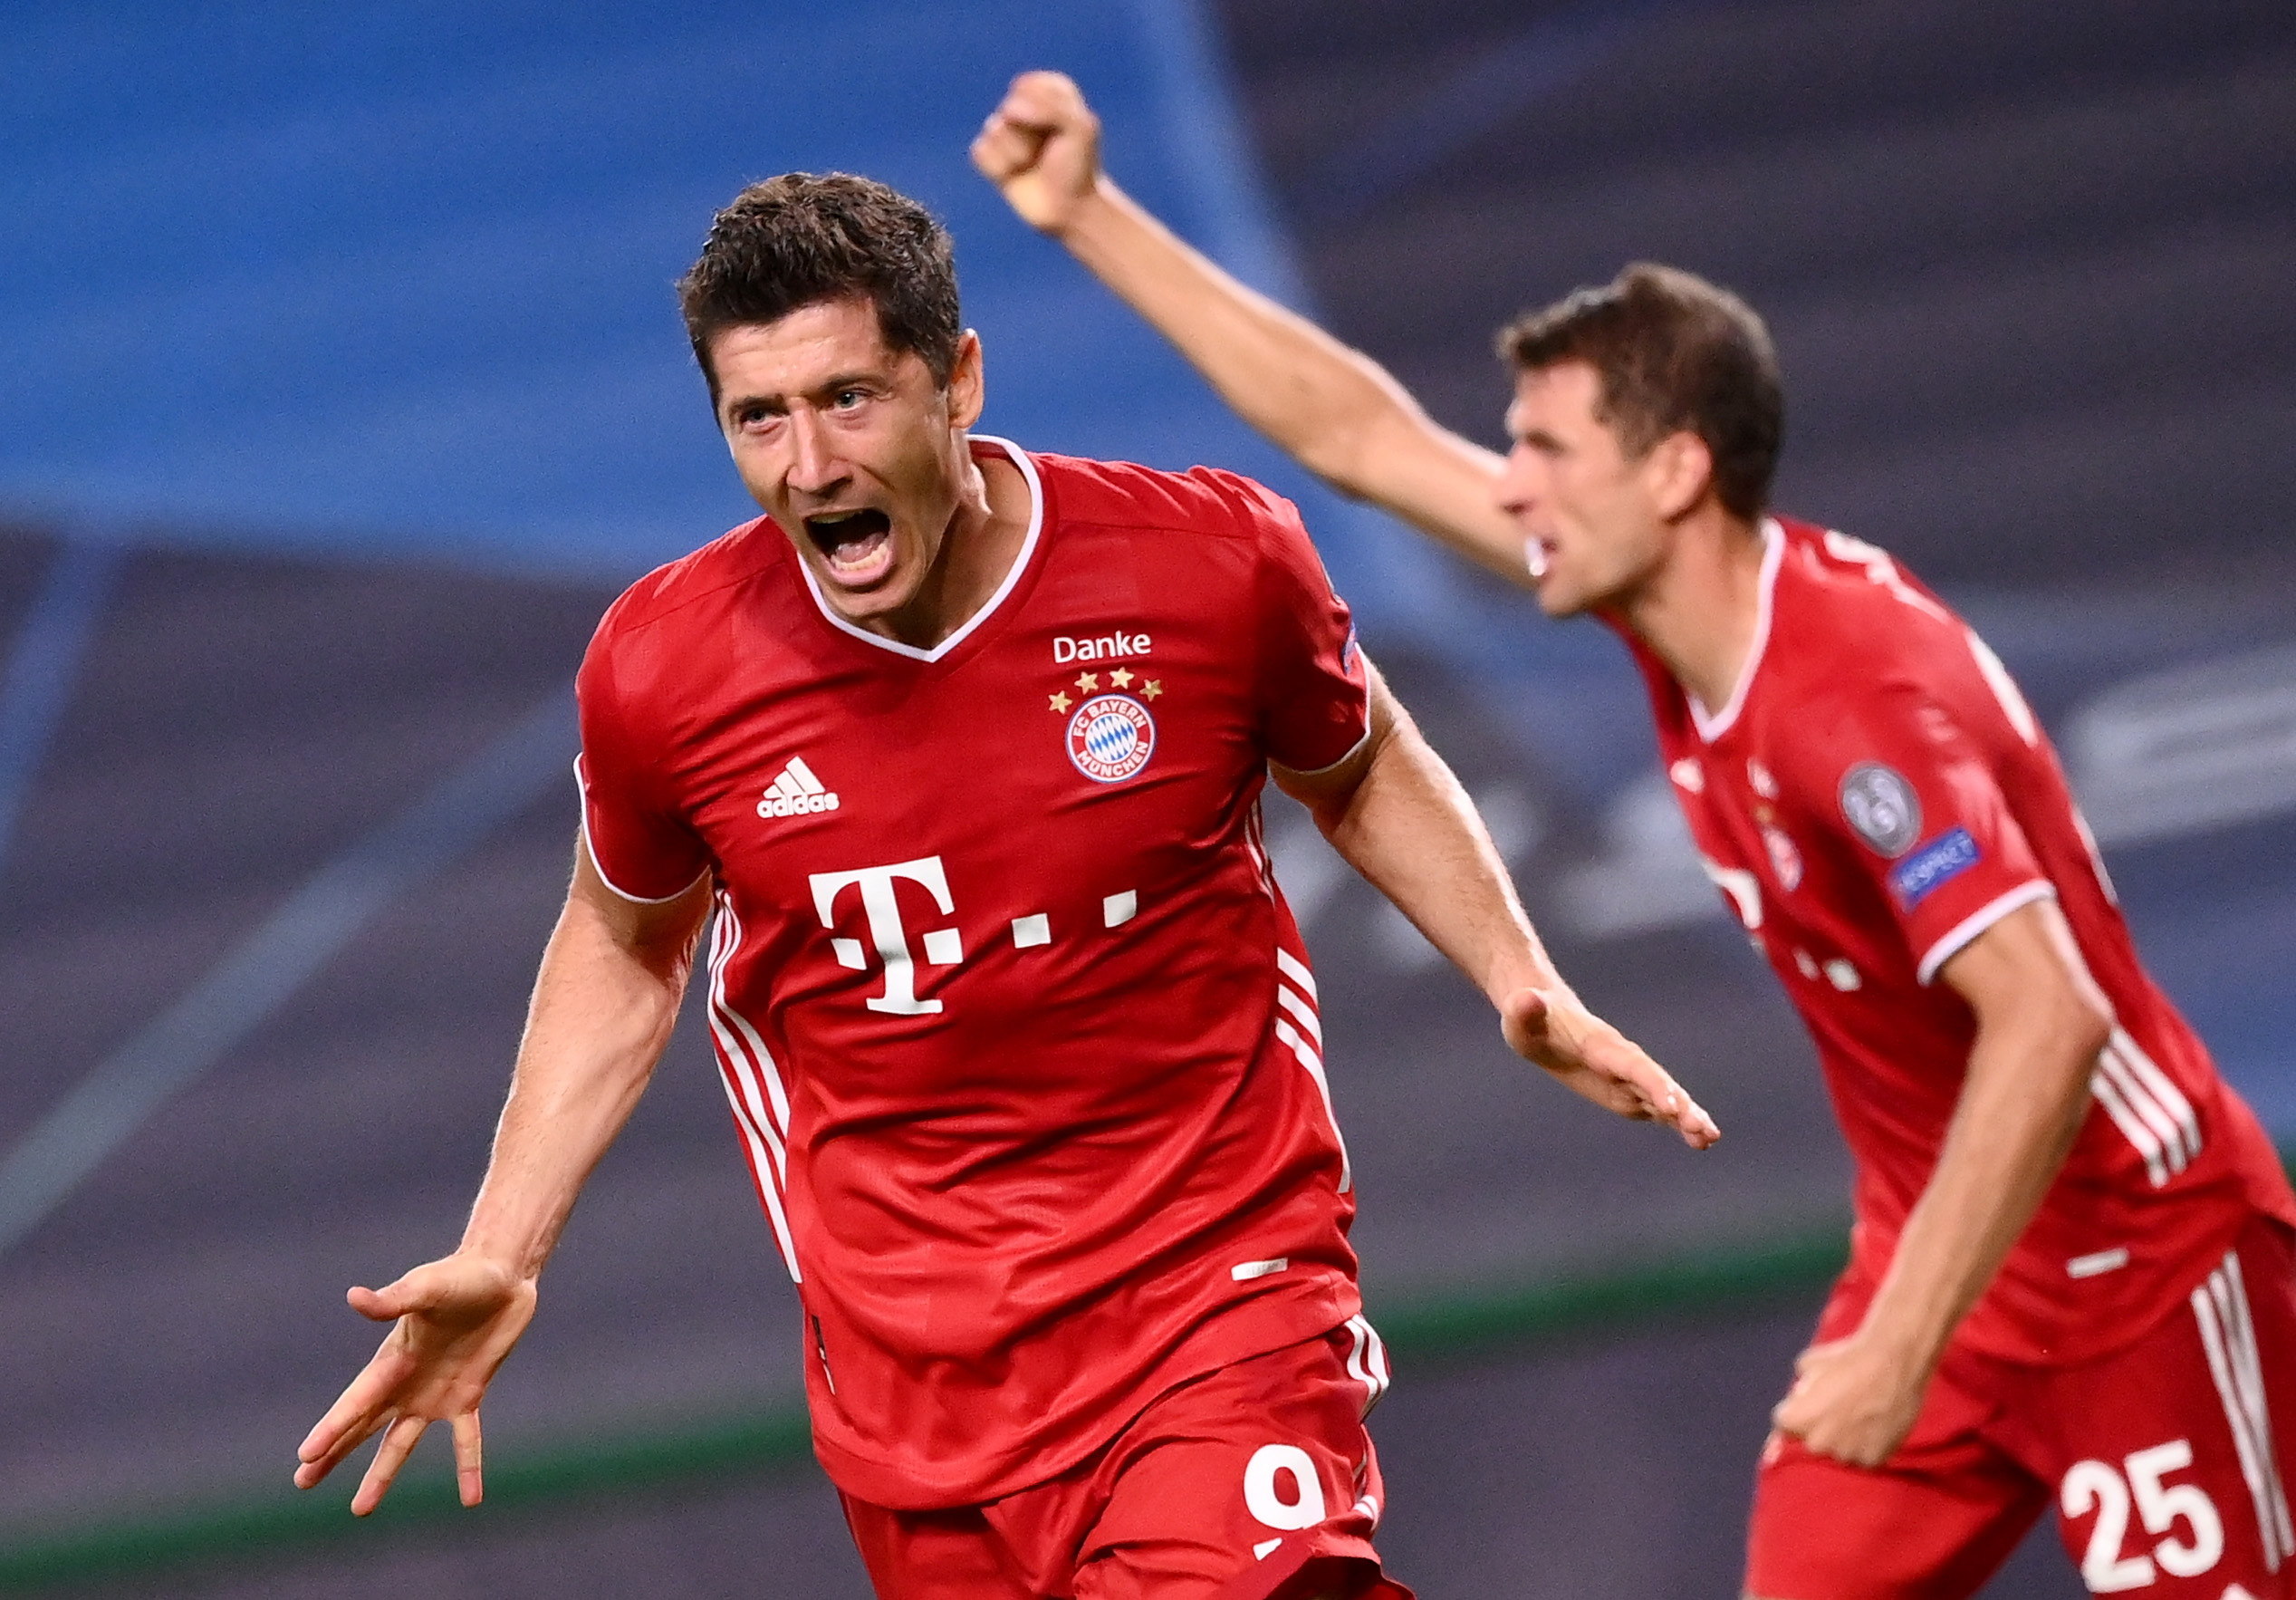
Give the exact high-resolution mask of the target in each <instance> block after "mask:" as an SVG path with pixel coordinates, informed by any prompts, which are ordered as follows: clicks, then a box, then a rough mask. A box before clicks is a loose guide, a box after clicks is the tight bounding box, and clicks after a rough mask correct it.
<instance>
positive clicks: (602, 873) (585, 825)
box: [574, 756, 709, 906]
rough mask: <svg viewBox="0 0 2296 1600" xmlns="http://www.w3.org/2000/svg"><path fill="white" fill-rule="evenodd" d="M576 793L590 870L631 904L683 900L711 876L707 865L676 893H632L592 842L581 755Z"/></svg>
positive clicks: (576, 763)
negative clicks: (610, 871) (616, 879)
mask: <svg viewBox="0 0 2296 1600" xmlns="http://www.w3.org/2000/svg"><path fill="white" fill-rule="evenodd" d="M574 793H575V795H577V796H578V797H579V798H580V799H581V807H582V826H581V835H582V853H583V854H584V855H586V856H588V857H590V870H591V872H596V873H597V874H598V881H599V882H600V883H603V884H604V885H606V887H607V888H609V889H610V890H612V891H613V892H615V893H616V894H619V895H620V896H621V897H622V898H623V899H624V900H626V901H629V903H630V904H632V905H639V906H666V905H668V903H669V902H670V901H673V900H683V899H684V898H685V897H686V896H687V895H689V894H691V893H693V892H694V883H698V882H701V881H702V880H703V879H704V878H706V877H708V876H709V869H708V868H707V867H704V868H703V869H702V870H701V871H700V872H696V873H695V874H694V882H693V883H688V884H687V885H686V887H685V888H683V889H680V890H678V891H677V892H676V893H674V894H665V895H662V896H660V897H659V898H658V899H652V898H648V896H646V895H643V894H632V893H631V892H629V890H627V889H625V888H623V887H622V886H621V885H620V884H619V883H617V882H614V880H613V879H612V878H610V877H609V876H608V875H607V872H606V863H603V862H601V861H600V860H599V859H598V846H597V845H595V844H592V843H591V842H590V780H589V778H588V777H586V776H584V775H583V773H582V758H581V757H579V756H577V757H574Z"/></svg>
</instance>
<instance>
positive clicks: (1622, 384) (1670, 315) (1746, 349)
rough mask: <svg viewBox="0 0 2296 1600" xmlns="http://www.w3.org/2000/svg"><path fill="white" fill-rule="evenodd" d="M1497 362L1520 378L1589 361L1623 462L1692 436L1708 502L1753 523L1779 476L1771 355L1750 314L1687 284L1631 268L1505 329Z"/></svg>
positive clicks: (1664, 273)
mask: <svg viewBox="0 0 2296 1600" xmlns="http://www.w3.org/2000/svg"><path fill="white" fill-rule="evenodd" d="M1499 353H1500V355H1501V356H1503V357H1504V358H1505V359H1506V360H1507V361H1511V362H1513V365H1514V368H1515V370H1516V371H1518V372H1526V371H1538V370H1540V369H1541V368H1543V367H1551V366H1554V365H1556V364H1558V363H1560V362H1562V361H1585V362H1587V363H1588V364H1589V365H1590V366H1591V367H1593V368H1594V370H1595V371H1596V372H1597V373H1599V374H1600V377H1601V380H1602V392H1601V399H1600V403H1599V409H1598V410H1597V415H1598V416H1599V417H1600V419H1602V421H1603V422H1605V423H1606V424H1608V425H1609V427H1610V428H1611V429H1613V430H1614V431H1615V432H1616V433H1617V434H1618V436H1619V447H1620V448H1622V449H1624V450H1625V451H1626V453H1627V454H1628V456H1629V457H1635V456H1640V455H1642V454H1643V453H1644V452H1645V451H1647V450H1648V449H1649V448H1651V447H1652V446H1653V445H1655V444H1657V442H1658V441H1659V440H1660V439H1664V438H1666V437H1667V435H1668V434H1671V433H1683V432H1687V433H1695V434H1696V435H1697V436H1698V438H1699V439H1703V440H1704V441H1705V446H1706V448H1707V450H1708V451H1710V452H1711V453H1712V454H1713V457H1714V483H1715V496H1716V497H1717V498H1718V499H1720V500H1721V502H1722V504H1723V505H1724V506H1725V507H1726V508H1727V509H1729V510H1730V511H1731V512H1733V513H1734V514H1735V515H1736V516H1744V517H1749V518H1751V517H1753V516H1759V515H1760V514H1761V512H1762V509H1763V506H1765V505H1766V504H1767V503H1768V500H1769V496H1770V480H1771V477H1772V475H1773V474H1775V473H1776V471H1777V469H1778V448H1779V445H1780V443H1781V441H1782V439H1783V437H1784V433H1785V395H1784V392H1783V390H1782V388H1781V387H1780V385H1779V382H1778V352H1777V351H1776V350H1775V349H1774V348H1772V345H1771V342H1770V331H1769V330H1768V329H1767V328H1765V327H1763V325H1762V319H1761V318H1760V317H1758V316H1756V315H1755V314H1754V313H1753V308H1752V307H1750V306H1748V305H1747V304H1746V303H1745V302H1744V301H1743V300H1741V299H1739V298H1738V297H1737V296H1736V295H1735V294H1731V293H1730V291H1728V290H1727V289H1722V288H1717V287H1716V286H1715V285H1714V284H1710V283H1708V282H1706V280H1705V279H1704V278H1702V277H1698V276H1696V275H1694V274H1691V273H1686V272H1682V271H1680V270H1678V269H1676V268H1675V267H1671V266H1658V265H1653V264H1652V263H1649V262H1647V261H1638V262H1636V263H1635V264H1634V265H1631V266H1629V267H1628V268H1627V269H1626V270H1625V271H1624V272H1622V273H1620V274H1619V275H1618V276H1617V277H1616V278H1613V279H1612V280H1611V281H1610V282H1609V283H1608V284H1604V285H1603V286H1602V287H1600V288H1599V289H1580V290H1579V291H1578V292H1577V293H1576V294H1571V295H1570V296H1568V297H1566V298H1564V299H1562V300H1559V301H1557V302H1555V304H1552V305H1550V306H1548V307H1547V308H1546V309H1545V310H1544V311H1539V312H1532V313H1530V314H1528V315H1526V316H1524V317H1522V318H1520V319H1519V320H1517V321H1515V322H1514V323H1510V324H1509V325H1508V326H1507V327H1506V328H1505V329H1504V330H1503V331H1502V332H1501V333H1500V334H1499Z"/></svg>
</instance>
